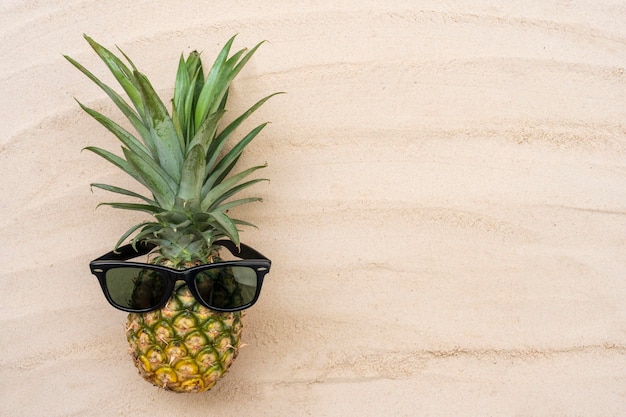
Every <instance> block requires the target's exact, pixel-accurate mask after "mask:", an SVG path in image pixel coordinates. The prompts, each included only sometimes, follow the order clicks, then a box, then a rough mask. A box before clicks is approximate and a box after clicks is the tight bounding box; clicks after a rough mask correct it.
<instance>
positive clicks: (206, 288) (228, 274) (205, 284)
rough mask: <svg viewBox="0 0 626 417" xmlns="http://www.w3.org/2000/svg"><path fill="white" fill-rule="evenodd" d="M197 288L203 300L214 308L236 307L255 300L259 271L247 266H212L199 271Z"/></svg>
mask: <svg viewBox="0 0 626 417" xmlns="http://www.w3.org/2000/svg"><path fill="white" fill-rule="evenodd" d="M195 283H196V289H197V290H198V294H200V297H201V298H202V301H203V302H204V303H205V304H206V305H208V306H211V307H214V308H223V309H235V308H239V307H243V306H245V305H247V304H249V303H251V302H252V300H254V296H255V295H256V293H257V285H258V280H257V273H256V270H254V268H250V267H247V266H229V267H222V268H212V269H208V270H206V271H202V272H200V273H198V275H197V276H196V282H195Z"/></svg>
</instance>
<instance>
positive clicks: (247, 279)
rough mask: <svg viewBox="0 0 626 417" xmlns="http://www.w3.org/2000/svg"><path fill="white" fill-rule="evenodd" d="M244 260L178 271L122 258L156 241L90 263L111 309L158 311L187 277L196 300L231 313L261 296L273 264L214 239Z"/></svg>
mask: <svg viewBox="0 0 626 417" xmlns="http://www.w3.org/2000/svg"><path fill="white" fill-rule="evenodd" d="M214 244H216V245H220V246H222V247H224V248H226V249H228V250H229V251H230V252H231V253H232V254H233V255H234V256H236V257H238V258H241V259H243V260H236V261H224V262H216V263H212V264H204V265H199V266H194V267H192V268H188V269H174V268H168V267H166V266H161V265H152V264H145V263H140V262H124V261H127V260H129V259H132V258H135V257H138V256H142V255H147V254H148V253H149V252H150V251H152V250H153V249H154V248H155V247H156V245H154V244H152V243H146V242H138V243H137V244H136V249H135V248H133V246H132V245H130V244H129V245H125V246H122V247H120V248H118V249H117V250H115V251H111V252H109V253H107V254H105V255H103V256H101V257H99V258H97V259H95V260H93V261H91V262H90V263H89V268H90V269H91V273H92V274H94V275H95V276H96V277H97V278H98V281H100V287H101V288H102V292H104V296H105V297H106V299H107V301H108V302H109V304H111V305H112V306H113V307H115V308H117V309H119V310H122V311H127V312H130V313H145V312H148V311H152V310H158V309H160V308H161V307H163V306H164V305H165V304H167V302H168V300H169V299H170V297H171V296H172V293H173V292H174V288H175V285H176V282H177V281H184V282H185V283H186V284H187V286H188V287H189V290H190V291H191V294H193V296H194V297H195V299H196V300H197V301H198V303H200V304H201V305H203V306H204V307H207V308H209V309H211V310H215V311H220V312H232V311H240V310H244V309H246V308H248V307H250V306H252V305H253V304H254V303H255V302H256V301H257V300H258V298H259V294H260V293H261V286H262V285H263V278H264V277H265V274H267V273H268V272H269V271H270V266H271V264H272V262H271V261H270V260H269V259H267V258H266V257H265V256H263V255H261V254H260V253H259V252H257V251H256V250H254V249H252V248H251V247H249V246H247V245H244V244H243V243H242V244H240V247H239V248H238V247H237V246H236V245H235V244H234V243H233V242H231V241H228V240H219V241H216V242H214Z"/></svg>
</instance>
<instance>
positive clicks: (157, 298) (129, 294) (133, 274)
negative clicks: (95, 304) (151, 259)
mask: <svg viewBox="0 0 626 417" xmlns="http://www.w3.org/2000/svg"><path fill="white" fill-rule="evenodd" d="M167 284H168V279H167V276H165V275H164V274H162V273H161V272H158V271H151V270H149V269H142V268H113V269H109V270H108V271H107V273H106V286H107V290H108V292H109V296H110V297H111V300H112V301H113V302H114V303H115V304H117V305H118V306H120V307H123V308H128V309H133V310H144V309H147V308H153V307H156V306H157V305H159V303H160V302H161V301H162V300H163V297H164V295H165V292H166V291H167Z"/></svg>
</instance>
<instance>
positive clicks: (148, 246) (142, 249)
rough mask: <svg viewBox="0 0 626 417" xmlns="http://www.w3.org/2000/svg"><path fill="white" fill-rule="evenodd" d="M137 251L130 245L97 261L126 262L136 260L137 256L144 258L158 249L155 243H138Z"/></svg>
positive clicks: (113, 251)
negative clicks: (143, 256)
mask: <svg viewBox="0 0 626 417" xmlns="http://www.w3.org/2000/svg"><path fill="white" fill-rule="evenodd" d="M135 246H136V247H137V250H135V248H134V247H133V245H131V244H128V245H124V246H121V247H119V248H117V249H116V250H112V251H111V252H109V253H107V254H105V255H102V256H101V257H99V258H98V259H95V260H96V261H126V260H128V259H132V258H136V257H137V256H142V255H146V254H148V253H149V252H150V251H151V250H152V249H154V248H155V247H156V245H155V244H153V243H148V242H143V241H140V242H137V244H136V245H135Z"/></svg>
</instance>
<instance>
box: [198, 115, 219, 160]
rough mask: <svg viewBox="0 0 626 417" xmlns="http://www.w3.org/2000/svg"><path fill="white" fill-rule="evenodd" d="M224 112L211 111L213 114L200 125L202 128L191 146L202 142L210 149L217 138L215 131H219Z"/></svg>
mask: <svg viewBox="0 0 626 417" xmlns="http://www.w3.org/2000/svg"><path fill="white" fill-rule="evenodd" d="M224 113H225V111H224V110H218V111H216V112H215V113H211V115H209V117H207V118H206V119H205V120H204V122H203V123H202V124H201V125H200V128H199V129H198V131H197V132H196V134H195V136H194V137H193V139H192V140H191V142H190V143H189V146H190V147H191V146H195V145H196V144H201V145H202V146H204V148H205V149H208V148H209V146H210V145H211V142H212V141H213V138H215V132H216V131H217V127H218V125H219V122H220V120H221V119H222V116H223V115H224ZM205 158H206V157H205Z"/></svg>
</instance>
